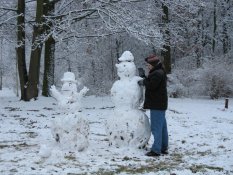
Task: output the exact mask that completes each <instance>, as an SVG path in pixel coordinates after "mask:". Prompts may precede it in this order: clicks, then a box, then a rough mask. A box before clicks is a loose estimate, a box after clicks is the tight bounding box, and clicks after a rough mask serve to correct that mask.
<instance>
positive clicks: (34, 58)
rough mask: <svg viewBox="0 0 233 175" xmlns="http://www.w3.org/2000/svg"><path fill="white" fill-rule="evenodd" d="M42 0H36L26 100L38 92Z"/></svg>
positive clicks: (35, 96) (35, 95)
mask: <svg viewBox="0 0 233 175" xmlns="http://www.w3.org/2000/svg"><path fill="white" fill-rule="evenodd" d="M43 3H44V0H37V8H36V24H35V25H34V26H33V38H32V48H31V58H30V66H29V76H28V84H27V87H26V88H27V100H30V99H32V98H37V97H38V94H39V89H38V86H39V73H40V58H41V50H42V45H43V44H42V42H41V41H40V39H39V37H40V35H41V34H42V32H43V26H42V15H43Z"/></svg>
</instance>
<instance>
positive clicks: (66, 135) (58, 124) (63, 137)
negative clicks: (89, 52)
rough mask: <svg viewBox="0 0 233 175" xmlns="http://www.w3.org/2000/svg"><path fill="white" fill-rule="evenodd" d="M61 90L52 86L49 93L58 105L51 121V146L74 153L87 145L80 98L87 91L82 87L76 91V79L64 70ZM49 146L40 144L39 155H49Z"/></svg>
mask: <svg viewBox="0 0 233 175" xmlns="http://www.w3.org/2000/svg"><path fill="white" fill-rule="evenodd" d="M61 81H62V82H63V85H62V88H61V92H59V91H58V90H57V89H56V87H55V86H52V87H51V89H50V91H51V95H52V96H53V97H54V98H55V99H56V100H57V102H58V106H59V107H60V115H57V116H56V117H55V119H54V120H53V121H52V123H51V133H52V136H53V139H54V144H53V146H57V147H58V148H59V149H60V150H61V151H62V152H64V153H65V154H66V153H75V152H76V151H78V152H80V151H83V150H85V149H86V148H87V147H88V143H89V142H88V136H89V131H90V127H89V122H88V121H87V120H85V119H84V117H83V116H82V112H81V111H82V110H81V100H82V98H83V97H84V95H85V94H86V93H87V91H88V88H86V87H84V88H83V89H82V90H81V91H80V92H79V93H78V92H77V80H75V75H74V73H72V72H65V73H64V76H63V78H62V79H61ZM49 148H51V146H46V145H42V146H41V149H40V152H39V154H40V155H41V157H46V156H50V154H51V153H50V150H49Z"/></svg>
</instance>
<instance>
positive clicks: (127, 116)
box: [106, 109, 151, 149]
mask: <svg viewBox="0 0 233 175" xmlns="http://www.w3.org/2000/svg"><path fill="white" fill-rule="evenodd" d="M106 131H107V135H108V138H109V145H113V146H116V147H122V146H131V147H135V148H140V149H142V148H145V146H146V145H147V143H148V141H149V139H150V135H151V132H150V123H149V119H148V117H147V116H146V114H145V113H144V112H142V111H141V110H137V109H131V110H120V109H116V110H115V111H114V116H112V117H110V119H109V120H108V121H107V124H106Z"/></svg>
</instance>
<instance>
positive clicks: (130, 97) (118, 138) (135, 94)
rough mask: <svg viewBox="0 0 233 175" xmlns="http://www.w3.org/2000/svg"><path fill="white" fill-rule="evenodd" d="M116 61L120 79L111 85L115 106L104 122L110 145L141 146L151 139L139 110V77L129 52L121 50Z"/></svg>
mask: <svg viewBox="0 0 233 175" xmlns="http://www.w3.org/2000/svg"><path fill="white" fill-rule="evenodd" d="M119 61H120V63H119V64H116V67H117V74H118V76H119V78H120V79H119V80H117V81H116V82H115V83H114V84H113V86H112V88H111V97H112V101H113V103H114V104H115V109H114V112H113V116H111V117H110V119H109V120H108V122H107V124H106V131H107V135H108V137H109V144H110V145H115V146H116V147H121V146H133V147H137V148H143V147H144V146H145V145H146V144H147V142H148V140H149V138H150V124H149V119H148V117H147V116H146V115H145V113H144V112H142V111H141V110H139V109H138V108H139V105H140V99H141V96H142V91H141V88H140V86H139V85H138V81H140V80H142V78H141V77H138V76H136V66H135V64H134V62H133V61H134V58H133V55H132V53H131V52H129V51H126V52H124V53H123V54H122V56H121V57H120V58H119Z"/></svg>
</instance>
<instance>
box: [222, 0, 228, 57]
mask: <svg viewBox="0 0 233 175" xmlns="http://www.w3.org/2000/svg"><path fill="white" fill-rule="evenodd" d="M222 7H223V9H222V18H223V25H222V27H223V53H224V54H227V53H228V51H229V50H230V47H229V36H228V28H229V27H228V26H227V25H228V23H227V22H226V21H225V18H226V14H227V13H228V11H229V0H225V1H223V5H222Z"/></svg>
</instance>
